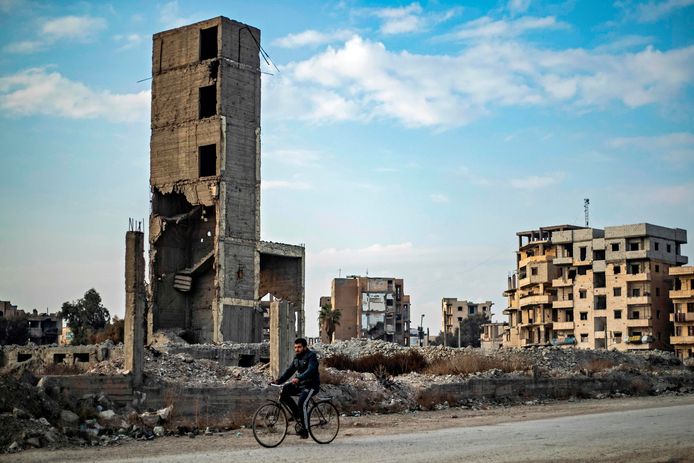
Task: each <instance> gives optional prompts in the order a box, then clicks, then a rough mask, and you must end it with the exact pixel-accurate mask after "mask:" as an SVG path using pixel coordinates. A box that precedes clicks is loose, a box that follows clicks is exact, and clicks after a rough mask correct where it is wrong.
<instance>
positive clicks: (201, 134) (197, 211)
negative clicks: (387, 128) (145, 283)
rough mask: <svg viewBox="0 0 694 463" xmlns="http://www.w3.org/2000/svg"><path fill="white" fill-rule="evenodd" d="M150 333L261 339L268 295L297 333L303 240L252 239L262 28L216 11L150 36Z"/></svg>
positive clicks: (255, 235) (256, 226)
mask: <svg viewBox="0 0 694 463" xmlns="http://www.w3.org/2000/svg"><path fill="white" fill-rule="evenodd" d="M153 42H154V43H153V51H152V138H151V147H150V149H151V159H150V161H151V166H150V167H151V174H150V187H151V191H152V212H151V216H150V237H149V241H150V280H151V298H152V300H151V304H150V306H151V309H150V311H149V313H148V332H149V334H150V335H151V334H152V332H154V331H156V330H159V329H169V328H170V329H185V330H188V331H189V332H190V333H191V335H192V336H193V337H194V339H195V340H196V341H197V342H211V341H213V342H221V341H233V342H259V341H261V340H262V326H263V317H264V314H263V311H262V309H261V308H260V304H259V301H260V299H261V298H262V297H264V296H265V295H266V294H268V293H269V294H272V295H273V296H274V297H275V298H277V299H281V300H286V301H289V302H291V303H292V304H293V306H294V307H295V310H296V319H297V332H298V333H299V334H302V333H303V332H304V313H303V308H304V256H305V252H304V248H303V246H292V245H286V244H280V243H269V242H262V241H260V67H259V66H260V62H259V51H260V30H258V29H256V28H254V27H251V26H247V25H245V24H241V23H238V22H236V21H232V20H229V19H227V18H224V17H218V18H214V19H210V20H207V21H202V22H199V23H196V24H192V25H190V26H185V27H180V28H177V29H172V30H169V31H165V32H160V33H158V34H155V35H154V40H153Z"/></svg>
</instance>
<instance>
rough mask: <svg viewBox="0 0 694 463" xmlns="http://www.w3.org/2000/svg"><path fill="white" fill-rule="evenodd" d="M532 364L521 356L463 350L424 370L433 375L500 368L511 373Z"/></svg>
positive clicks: (464, 373) (477, 371)
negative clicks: (495, 354)
mask: <svg viewBox="0 0 694 463" xmlns="http://www.w3.org/2000/svg"><path fill="white" fill-rule="evenodd" d="M530 366H531V365H530V362H529V361H527V360H526V359H523V358H522V357H520V356H512V357H511V358H509V359H498V358H494V357H489V356H486V355H484V354H480V353H476V352H461V353H458V354H456V355H454V356H453V357H451V358H447V359H439V360H436V361H434V362H432V363H431V364H430V365H429V367H428V368H427V369H426V370H425V371H424V372H425V373H428V374H432V375H467V374H470V373H479V372H482V371H487V370H492V369H498V370H501V371H503V372H504V373H510V372H512V371H523V370H527V369H528V368H530Z"/></svg>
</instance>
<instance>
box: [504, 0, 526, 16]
mask: <svg viewBox="0 0 694 463" xmlns="http://www.w3.org/2000/svg"><path fill="white" fill-rule="evenodd" d="M529 6H530V0H510V1H509V2H508V11H509V12H510V13H511V14H520V13H525V12H526V11H528V7H529Z"/></svg>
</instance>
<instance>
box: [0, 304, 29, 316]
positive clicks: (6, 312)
mask: <svg viewBox="0 0 694 463" xmlns="http://www.w3.org/2000/svg"><path fill="white" fill-rule="evenodd" d="M22 315H26V312H24V311H23V310H20V309H17V306H16V305H12V304H11V303H10V301H0V318H14V317H21V316H22Z"/></svg>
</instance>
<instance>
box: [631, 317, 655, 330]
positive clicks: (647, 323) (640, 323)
mask: <svg viewBox="0 0 694 463" xmlns="http://www.w3.org/2000/svg"><path fill="white" fill-rule="evenodd" d="M624 326H626V327H627V328H650V327H651V326H653V321H652V320H651V319H650V318H628V319H626V320H624Z"/></svg>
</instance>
